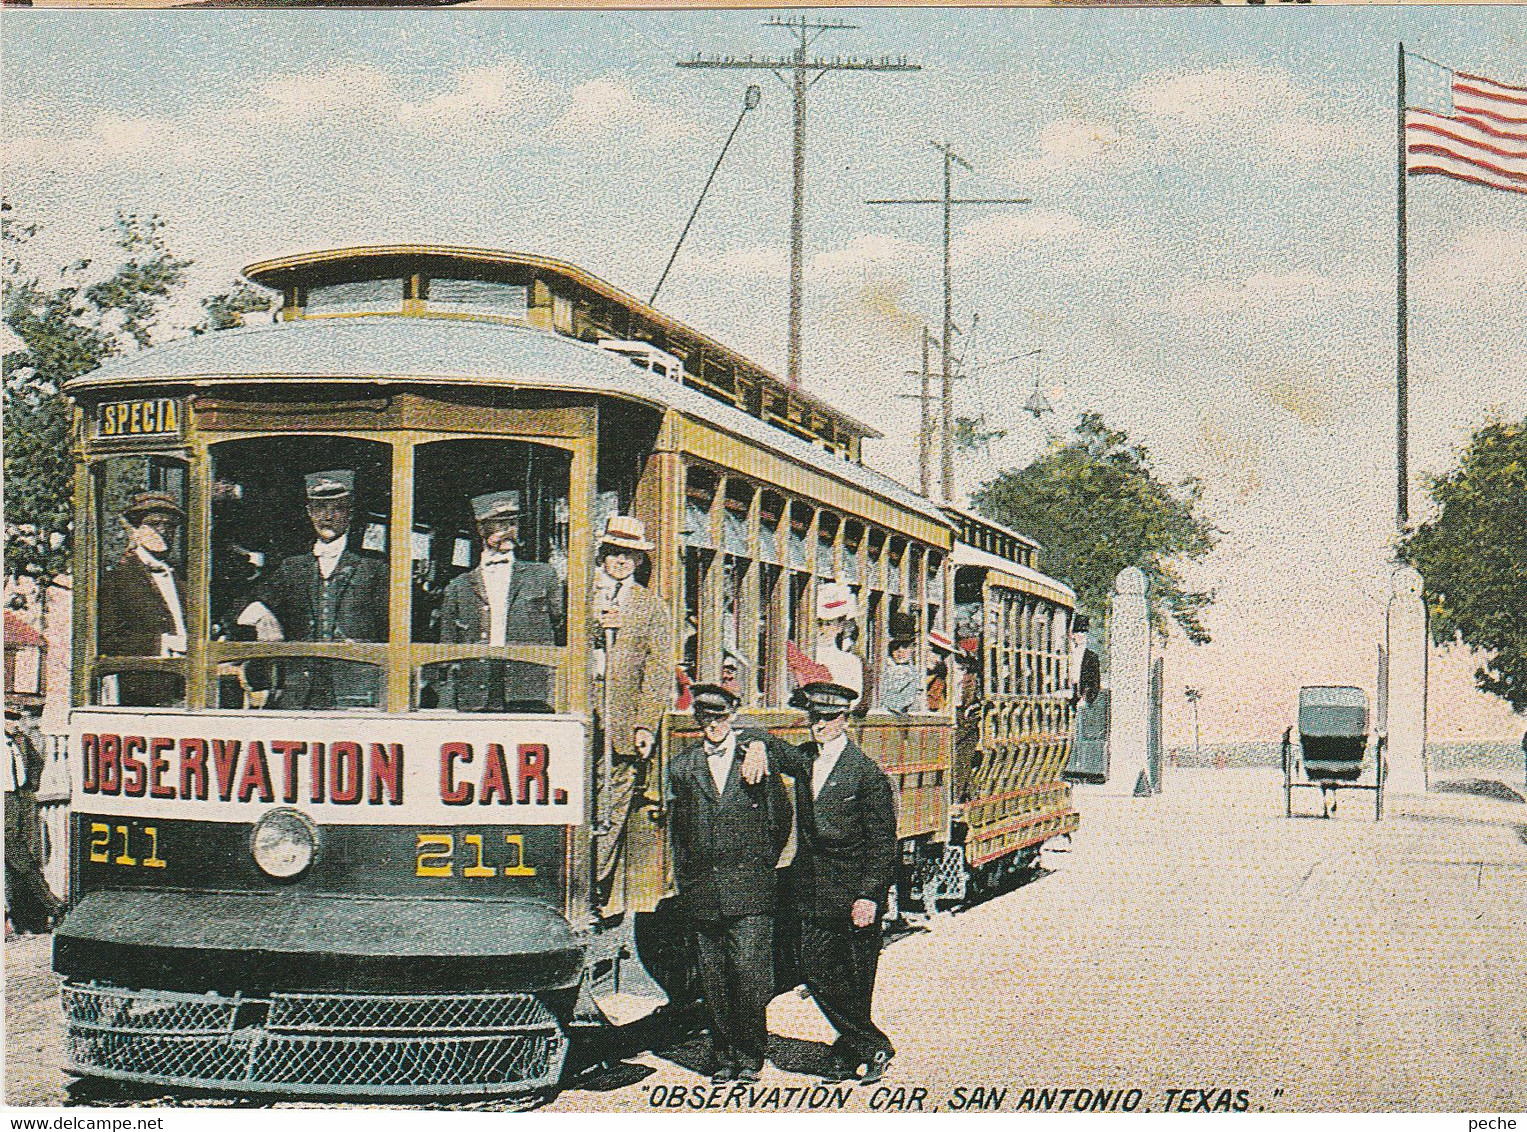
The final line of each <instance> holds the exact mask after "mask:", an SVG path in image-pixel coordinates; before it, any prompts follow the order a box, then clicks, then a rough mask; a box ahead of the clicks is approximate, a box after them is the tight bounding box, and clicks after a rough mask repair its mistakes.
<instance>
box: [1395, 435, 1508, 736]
mask: <svg viewBox="0 0 1527 1132" xmlns="http://www.w3.org/2000/svg"><path fill="white" fill-rule="evenodd" d="M1428 490H1429V491H1430V494H1431V497H1432V499H1433V500H1434V501H1435V502H1436V504H1437V514H1436V517H1435V518H1433V519H1431V520H1429V521H1428V522H1425V523H1422V524H1421V525H1420V526H1418V527H1417V528H1416V529H1415V530H1414V531H1412V532H1411V533H1410V534H1409V535H1408V536H1406V537H1405V538H1404V539H1403V540H1402V541H1401V543H1400V547H1399V554H1400V558H1401V559H1402V560H1403V561H1405V562H1407V563H1409V564H1410V565H1412V566H1414V567H1415V568H1416V569H1417V570H1419V571H1420V572H1421V577H1422V579H1423V580H1424V581H1425V584H1426V599H1427V605H1428V606H1429V607H1430V613H1431V633H1432V639H1433V640H1434V641H1436V642H1437V643H1438V644H1439V645H1441V644H1452V643H1455V642H1458V641H1462V642H1463V643H1464V644H1466V645H1468V646H1469V647H1471V648H1473V649H1477V650H1479V651H1480V652H1483V653H1487V654H1489V655H1490V659H1489V660H1488V661H1487V662H1486V663H1485V665H1484V667H1482V668H1480V669H1479V670H1477V671H1476V672H1475V674H1474V678H1475V680H1476V682H1477V683H1478V685H1479V687H1480V689H1481V690H1482V691H1486V692H1489V693H1491V694H1492V695H1496V696H1500V697H1501V698H1502V699H1504V700H1506V701H1507V702H1508V703H1510V705H1511V706H1512V708H1513V709H1514V710H1516V711H1527V420H1523V421H1521V422H1520V423H1506V422H1502V421H1494V422H1492V423H1490V424H1487V425H1485V426H1484V427H1483V428H1481V429H1480V430H1479V431H1478V432H1476V433H1475V434H1474V435H1473V436H1472V437H1470V438H1469V444H1468V447H1467V448H1466V449H1465V450H1464V452H1463V455H1462V456H1461V457H1460V459H1459V461H1458V466H1457V467H1456V468H1454V469H1453V470H1452V471H1450V472H1448V473H1447V474H1446V475H1442V476H1436V477H1433V478H1432V479H1431V480H1430V482H1429V484H1428Z"/></svg>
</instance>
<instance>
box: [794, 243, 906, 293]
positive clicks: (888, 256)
mask: <svg viewBox="0 0 1527 1132" xmlns="http://www.w3.org/2000/svg"><path fill="white" fill-rule="evenodd" d="M922 258H924V256H923V253H922V249H921V248H919V247H918V246H917V245H916V244H913V243H911V242H910V241H908V240H904V239H902V238H900V237H899V236H891V235H884V234H881V233H864V234H861V235H858V236H855V237H853V238H852V239H851V240H849V242H848V243H847V244H845V245H843V246H842V247H840V248H835V249H832V250H830V251H825V252H818V253H816V254H815V255H813V256H811V257H810V258H809V260H808V261H807V265H806V270H807V272H808V274H809V275H810V276H811V278H812V279H813V280H815V281H819V282H821V283H823V284H825V285H828V286H832V285H835V284H845V283H856V282H865V281H868V280H872V279H881V278H884V277H886V276H895V277H898V278H899V277H903V276H905V275H906V274H907V272H908V270H909V268H910V266H911V265H912V264H914V263H916V262H917V261H919V260H921V259H922Z"/></svg>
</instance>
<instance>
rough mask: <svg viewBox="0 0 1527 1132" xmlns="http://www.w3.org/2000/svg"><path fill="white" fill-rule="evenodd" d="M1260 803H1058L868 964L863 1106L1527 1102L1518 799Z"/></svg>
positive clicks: (1524, 890) (575, 1091)
mask: <svg viewBox="0 0 1527 1132" xmlns="http://www.w3.org/2000/svg"><path fill="white" fill-rule="evenodd" d="M1280 785H1281V783H1280V781H1279V780H1278V779H1277V777H1276V775H1275V774H1274V773H1273V772H1271V771H1267V770H1177V771H1173V772H1172V773H1171V777H1170V778H1169V780H1168V788H1167V792H1166V793H1165V794H1164V795H1162V796H1160V797H1157V798H1153V799H1126V798H1111V797H1104V796H1102V795H1100V794H1098V793H1095V792H1093V791H1092V790H1090V789H1085V788H1084V789H1081V790H1079V791H1078V806H1079V808H1080V809H1081V812H1082V827H1081V830H1080V831H1079V833H1078V835H1077V837H1076V841H1075V844H1074V847H1073V848H1072V849H1071V851H1069V852H1066V853H1049V854H1047V855H1046V864H1047V865H1048V866H1049V868H1050V870H1051V871H1050V872H1049V873H1048V874H1047V875H1045V876H1043V877H1041V878H1040V879H1039V880H1037V881H1035V882H1034V883H1032V884H1030V885H1028V886H1026V887H1024V888H1022V889H1020V890H1018V891H1016V892H1011V893H1008V894H1006V895H1004V896H1001V897H999V898H997V899H994V900H991V901H989V902H987V903H985V904H983V905H981V906H979V907H976V908H974V909H971V910H969V911H965V912H962V913H959V914H957V915H953V916H943V917H940V918H939V919H938V920H937V921H935V923H934V924H933V925H932V926H931V929H930V930H926V931H916V932H913V933H911V934H909V935H906V936H904V937H902V938H900V939H898V940H897V941H895V942H894V943H893V944H892V945H891V946H890V947H889V948H888V949H887V951H886V953H885V956H884V959H883V961H882V965H881V976H880V984H879V986H880V992H879V1001H878V1010H877V1013H878V1016H879V1018H880V1020H881V1024H882V1025H883V1027H884V1028H885V1029H886V1030H887V1031H888V1032H889V1033H890V1034H891V1036H892V1038H893V1040H894V1041H895V1042H896V1045H897V1047H898V1050H899V1056H898V1057H897V1059H896V1061H895V1063H894V1065H893V1067H892V1071H891V1074H890V1075H889V1076H888V1077H887V1079H886V1082H885V1084H886V1085H888V1086H890V1087H891V1089H890V1090H888V1091H887V1092H885V1093H882V1094H879V1099H880V1101H886V1100H891V1099H892V1098H894V1096H895V1095H896V1094H895V1091H894V1090H895V1089H896V1088H897V1087H899V1086H905V1087H907V1089H908V1090H910V1089H912V1088H914V1087H917V1086H922V1087H925V1088H926V1089H927V1095H926V1100H925V1102H924V1106H925V1107H928V1108H931V1107H932V1106H933V1105H935V1104H937V1105H939V1106H940V1107H943V1108H948V1107H950V1101H951V1098H953V1097H954V1096H955V1093H954V1091H955V1090H956V1089H958V1088H963V1089H964V1095H965V1096H966V1097H967V1098H969V1097H970V1096H972V1095H973V1094H972V1090H973V1089H974V1088H975V1087H977V1086H984V1087H986V1088H988V1089H990V1088H993V1087H995V1088H1004V1087H1005V1088H1006V1089H1007V1093H1006V1095H1005V1097H1004V1099H1003V1107H1004V1108H1006V1109H1009V1110H1011V1109H1014V1108H1016V1107H1019V1105H1020V1103H1021V1101H1022V1099H1023V1094H1024V1091H1025V1089H1028V1088H1034V1089H1036V1090H1037V1089H1042V1088H1048V1089H1055V1090H1060V1089H1067V1088H1072V1089H1089V1090H1093V1091H1094V1092H1095V1091H1097V1090H1100V1089H1106V1090H1120V1089H1122V1090H1129V1089H1132V1088H1138V1089H1140V1090H1141V1095H1140V1100H1139V1107H1140V1108H1141V1109H1146V1108H1149V1109H1152V1110H1157V1111H1159V1110H1160V1109H1162V1108H1164V1107H1166V1105H1167V1103H1168V1090H1179V1091H1181V1090H1194V1091H1195V1095H1193V1096H1190V1097H1189V1098H1188V1099H1187V1100H1186V1102H1184V1101H1182V1098H1181V1095H1180V1092H1179V1094H1176V1095H1174V1098H1173V1099H1174V1100H1175V1101H1176V1103H1186V1104H1188V1105H1189V1106H1190V1107H1191V1106H1194V1105H1198V1104H1200V1103H1203V1097H1204V1096H1207V1097H1208V1098H1209V1102H1208V1103H1210V1104H1214V1103H1219V1104H1221V1105H1230V1106H1244V1107H1247V1108H1249V1109H1251V1110H1256V1109H1258V1108H1266V1109H1269V1110H1287V1109H1292V1110H1330V1109H1369V1110H1371V1109H1388V1110H1446V1111H1486V1110H1508V1111H1516V1112H1520V1111H1523V1110H1524V1109H1527V1001H1524V999H1523V996H1522V994H1521V988H1522V986H1523V985H1527V951H1524V949H1523V948H1522V946H1521V943H1522V940H1523V939H1524V938H1527V806H1523V805H1522V804H1521V803H1513V802H1505V801H1496V800H1492V799H1488V798H1482V797H1476V796H1470V795H1464V794H1433V795H1429V796H1427V797H1425V798H1422V799H1414V800H1408V801H1402V800H1395V807H1394V809H1393V810H1392V812H1391V813H1390V815H1389V817H1388V818H1386V820H1385V821H1383V822H1382V823H1379V824H1375V823H1374V821H1373V819H1372V810H1371V808H1367V809H1365V808H1364V802H1365V801H1367V798H1368V796H1366V795H1357V794H1346V795H1343V796H1342V801H1341V807H1340V811H1339V813H1338V815H1337V817H1336V818H1335V819H1334V820H1332V821H1323V820H1320V819H1305V820H1286V819H1284V818H1283V817H1282V812H1283V810H1282V805H1283V803H1282V795H1281V790H1280ZM1311 803H1314V804H1316V805H1318V802H1316V800H1315V798H1314V796H1313V795H1312V796H1310V797H1309V798H1307V799H1306V804H1311ZM7 961H8V967H9V975H10V978H9V981H8V986H7V1003H6V1006H7V1020H8V1023H9V1025H8V1027H7V1039H6V1040H7V1060H8V1074H9V1078H8V1081H7V1099H8V1100H10V1101H11V1102H12V1103H17V1104H28V1103H32V1104H35V1103H58V1102H60V1101H61V1100H62V1099H63V1096H64V1093H63V1083H64V1080H63V1078H62V1077H61V1076H60V1075H59V1074H58V1073H57V1072H56V1070H55V1069H54V1068H53V1067H54V1066H56V1065H57V1058H58V1046H59V1039H58V1028H57V1021H56V1016H55V1014H54V1013H53V1009H54V1008H53V1005H52V1003H50V1002H49V1001H48V997H49V994H50V993H51V992H50V988H49V985H48V982H47V979H46V977H45V975H43V974H42V973H41V972H42V968H45V967H46V962H47V949H46V946H44V945H43V944H42V942H41V941H32V940H26V941H22V942H21V945H20V946H14V941H13V946H11V947H10V948H9V949H8V960H7ZM771 1028H772V1030H773V1032H774V1033H775V1034H776V1035H779V1036H780V1041H779V1042H778V1048H777V1051H776V1053H777V1060H778V1061H780V1062H783V1063H784V1064H785V1065H787V1066H798V1067H803V1068H804V1067H806V1066H809V1065H810V1064H811V1063H812V1057H813V1051H814V1050H815V1049H816V1046H815V1045H814V1043H818V1042H823V1041H826V1040H830V1039H831V1036H832V1032H831V1030H830V1029H829V1028H828V1027H827V1025H826V1023H825V1021H824V1020H823V1019H822V1018H821V1016H820V1014H818V1013H817V1011H816V1010H815V1008H814V1007H813V1006H812V1005H811V1003H810V1000H809V999H801V998H799V997H798V996H796V995H793V994H792V995H785V996H782V997H781V998H779V999H777V1000H776V1001H775V1003H774V1005H773V1007H772V1008H771ZM700 1052H701V1051H700V1048H699V1046H698V1044H697V1043H693V1042H691V1043H690V1044H688V1045H685V1046H682V1047H678V1048H673V1049H664V1050H663V1051H662V1055H661V1056H660V1055H659V1054H655V1053H652V1052H646V1053H640V1054H638V1055H636V1056H633V1057H630V1058H629V1059H628V1060H627V1062H626V1063H625V1064H624V1065H621V1066H618V1067H616V1068H615V1069H614V1070H612V1071H610V1072H607V1073H604V1074H601V1075H596V1076H592V1077H588V1078H583V1079H580V1080H579V1081H578V1082H575V1083H574V1085H573V1087H571V1088H568V1089H566V1090H565V1091H563V1092H562V1094H561V1095H560V1096H558V1097H557V1098H555V1099H554V1100H553V1101H552V1103H551V1105H550V1106H549V1107H551V1108H552V1109H558V1110H590V1109H645V1108H647V1107H648V1106H649V1105H650V1104H651V1103H652V1099H653V1098H654V1097H662V1096H664V1095H665V1090H666V1091H667V1092H668V1093H671V1091H672V1087H673V1086H676V1085H682V1086H684V1087H685V1088H686V1089H689V1090H692V1089H693V1087H694V1086H696V1085H700V1084H703V1083H704V1080H705V1079H704V1078H703V1077H701V1076H700V1075H699V1074H698V1073H697V1072H695V1069H694V1067H695V1066H698V1065H699V1064H700V1056H699V1055H700ZM813 1083H814V1079H813V1078H811V1077H810V1076H807V1075H806V1074H804V1073H802V1072H791V1071H787V1070H782V1069H779V1068H775V1067H772V1066H771V1067H770V1068H769V1069H768V1070H767V1071H766V1073H765V1079H764V1085H766V1086H771V1087H772V1086H774V1085H779V1086H783V1087H786V1088H788V1087H789V1086H802V1085H811V1084H813ZM1224 1090H1230V1092H1229V1093H1228V1094H1226V1093H1225V1092H1224ZM1240 1090H1244V1094H1243V1095H1241V1096H1239V1097H1237V1096H1236V1093H1237V1092H1238V1091H1240ZM767 1095H768V1093H767V1090H765V1091H764V1092H763V1093H761V1094H758V1096H759V1097H760V1098H761V1099H762V1098H766V1097H767ZM784 1095H785V1094H783V1093H781V1094H779V1097H778V1101H777V1103H780V1104H785V1103H786V1102H785V1100H784ZM907 1095H910V1094H907ZM872 1099H873V1098H872V1090H869V1089H858V1090H854V1091H853V1095H852V1099H851V1100H849V1101H848V1107H849V1108H850V1109H857V1110H862V1109H864V1108H866V1107H868V1106H869V1104H870V1103H871V1100H872ZM1036 1101H1037V1094H1036ZM1052 1103H1053V1104H1059V1103H1061V1102H1060V1101H1059V1096H1058V1095H1057V1096H1056V1097H1055V1098H1054V1099H1053V1100H1052Z"/></svg>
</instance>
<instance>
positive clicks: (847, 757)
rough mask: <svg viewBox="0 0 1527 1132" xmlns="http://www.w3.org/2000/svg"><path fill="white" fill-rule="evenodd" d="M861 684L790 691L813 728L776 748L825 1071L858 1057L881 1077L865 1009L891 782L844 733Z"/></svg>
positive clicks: (848, 1069) (877, 1042) (891, 864)
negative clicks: (791, 817) (792, 826)
mask: <svg viewBox="0 0 1527 1132" xmlns="http://www.w3.org/2000/svg"><path fill="white" fill-rule="evenodd" d="M858 698H859V692H858V691H857V690H856V689H854V688H849V687H845V686H843V685H840V684H832V683H826V682H817V683H812V684H807V685H806V686H804V687H803V688H801V689H800V690H799V691H798V692H797V693H796V696H795V698H794V699H793V700H792V703H794V704H795V705H796V706H798V707H804V708H805V710H806V715H807V719H808V720H809V723H810V728H811V738H810V740H808V741H807V742H805V743H802V744H801V745H800V746H799V747H796V748H795V749H794V750H793V751H785V752H782V753H780V754H779V758H780V761H781V762H782V764H783V769H784V770H785V772H786V773H787V774H789V775H791V776H792V777H793V778H794V779H795V804H796V849H795V860H794V861H793V862H792V863H791V866H790V886H791V892H792V895H793V899H794V901H795V910H796V913H797V915H798V916H799V917H800V921H801V968H802V970H803V972H804V974H805V976H806V986H807V987H808V988H809V989H810V991H811V995H812V997H813V998H814V999H816V1003H817V1005H818V1006H819V1007H821V1010H822V1013H823V1014H825V1015H826V1016H827V1020H828V1021H829V1022H831V1023H832V1024H833V1027H834V1028H835V1029H836V1030H837V1031H838V1041H837V1042H836V1043H835V1044H834V1046H833V1063H832V1065H831V1067H830V1069H829V1073H828V1076H829V1078H831V1079H836V1080H842V1079H844V1078H846V1077H851V1076H853V1075H854V1070H855V1069H857V1067H858V1066H859V1065H864V1066H865V1070H864V1074H863V1075H862V1077H860V1080H861V1081H862V1082H864V1083H869V1082H873V1081H878V1080H880V1078H881V1077H883V1076H884V1075H885V1071H886V1067H887V1066H888V1065H889V1064H890V1062H891V1058H892V1057H893V1056H894V1055H895V1052H896V1051H895V1049H894V1048H892V1046H891V1042H890V1039H889V1038H887V1037H886V1036H885V1034H884V1033H883V1032H882V1031H881V1030H880V1028H879V1027H878V1026H876V1025H875V1023H874V1021H873V1020H872V1019H871V1007H872V1000H873V998H874V993H875V972H876V970H877V968H878V967H879V964H880V915H881V913H882V912H883V911H884V909H885V901H886V891H887V890H888V889H889V888H890V885H891V880H892V878H893V876H894V871H895V868H896V859H897V855H896V806H895V803H894V801H893V799H892V795H891V783H890V780H889V779H887V778H886V776H885V772H884V771H882V770H881V769H880V767H879V766H877V765H876V764H875V763H874V762H873V761H872V760H871V759H870V758H869V757H868V756H867V755H866V754H865V753H864V752H863V751H861V750H860V749H859V747H858V745H857V744H856V743H855V742H854V741H853V740H852V739H850V738H849V737H848V731H847V727H848V713H849V710H850V709H851V708H852V707H853V705H854V701H855V700H857V699H858Z"/></svg>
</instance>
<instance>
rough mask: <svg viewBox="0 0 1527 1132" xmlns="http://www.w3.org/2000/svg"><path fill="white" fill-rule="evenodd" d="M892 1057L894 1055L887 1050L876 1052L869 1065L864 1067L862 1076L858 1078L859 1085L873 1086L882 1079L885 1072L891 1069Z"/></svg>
mask: <svg viewBox="0 0 1527 1132" xmlns="http://www.w3.org/2000/svg"><path fill="white" fill-rule="evenodd" d="M894 1056H895V1054H893V1053H892V1052H891V1051H890V1050H888V1049H881V1050H876V1051H875V1054H874V1056H873V1057H871V1058H870V1060H869V1064H867V1065H866V1066H865V1067H864V1076H862V1077H860V1078H859V1084H861V1085H873V1084H874V1083H875V1082H876V1081H878V1080H880V1078H882V1077H884V1076H885V1071H886V1070H887V1069H889V1068H890V1067H891V1058H892V1057H894Z"/></svg>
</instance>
